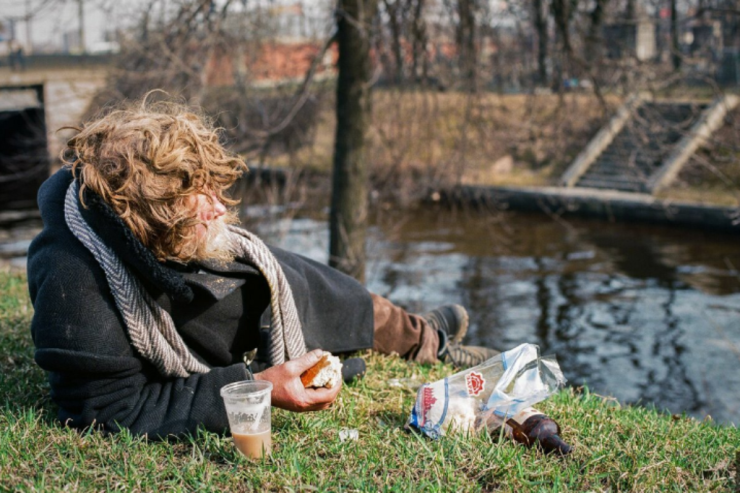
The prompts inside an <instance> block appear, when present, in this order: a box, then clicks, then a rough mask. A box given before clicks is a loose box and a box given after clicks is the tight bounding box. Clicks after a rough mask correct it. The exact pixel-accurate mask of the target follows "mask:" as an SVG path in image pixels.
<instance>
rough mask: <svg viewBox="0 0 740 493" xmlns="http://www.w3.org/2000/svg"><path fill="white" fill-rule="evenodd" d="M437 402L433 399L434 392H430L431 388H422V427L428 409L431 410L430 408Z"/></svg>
mask: <svg viewBox="0 0 740 493" xmlns="http://www.w3.org/2000/svg"><path fill="white" fill-rule="evenodd" d="M436 402H437V399H436V398H435V397H434V390H432V388H431V387H424V389H423V390H422V391H421V420H422V422H421V424H422V426H423V425H424V423H425V422H426V420H427V413H428V412H429V410H430V409H432V406H434V404H435V403H436Z"/></svg>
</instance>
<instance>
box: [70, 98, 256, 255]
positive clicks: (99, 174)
mask: <svg viewBox="0 0 740 493" xmlns="http://www.w3.org/2000/svg"><path fill="white" fill-rule="evenodd" d="M67 128H71V129H73V130H75V131H76V135H74V137H72V138H71V139H69V141H68V142H67V147H66V149H65V150H64V151H63V153H62V159H63V160H64V161H65V162H66V163H67V164H69V165H70V166H71V167H72V171H73V173H74V174H75V177H78V178H79V179H80V182H81V187H80V200H81V201H82V204H83V206H86V205H85V203H84V200H83V193H84V191H85V190H86V189H89V190H92V191H93V192H95V193H96V194H98V195H99V196H100V197H101V198H102V199H103V200H105V202H106V203H108V204H109V205H110V206H111V207H112V208H113V210H114V211H115V212H116V213H117V214H118V215H119V216H120V217H121V219H122V220H123V221H124V222H125V223H126V225H127V226H128V227H129V228H130V229H131V230H132V231H133V233H134V234H135V235H136V237H137V238H138V239H139V240H141V242H142V243H143V244H144V245H145V246H146V247H147V248H149V249H150V250H151V251H152V252H153V253H154V255H155V256H156V257H157V259H158V260H160V261H165V260H174V261H179V262H184V263H187V262H189V261H192V260H197V259H202V258H205V256H207V252H208V248H207V245H206V244H205V243H206V241H207V238H205V239H204V238H202V237H199V235H198V234H197V228H196V227H197V225H198V224H203V222H202V221H201V220H200V219H199V218H198V214H197V211H195V210H194V209H193V207H192V203H193V201H192V200H191V197H194V196H195V195H196V194H199V193H203V194H206V195H207V196H209V197H210V196H211V194H213V196H215V197H216V198H218V200H220V201H221V202H222V203H223V204H225V205H226V206H233V205H236V204H237V203H238V202H239V201H238V200H234V199H232V198H230V197H229V196H228V195H227V194H226V191H227V190H228V189H229V188H230V187H231V185H233V184H234V182H235V181H236V180H237V178H239V176H240V175H241V174H242V173H243V172H244V171H246V170H247V166H246V164H245V163H244V161H243V160H242V159H241V158H239V157H238V156H236V155H233V154H231V153H229V152H228V151H227V150H226V149H225V148H224V147H223V146H222V145H221V143H220V141H219V134H220V129H217V128H214V127H213V126H212V124H211V123H210V121H209V120H208V119H207V118H205V117H203V116H201V115H198V114H197V113H196V112H195V111H193V110H192V109H190V108H188V107H186V106H185V105H181V104H177V103H172V102H156V103H148V102H147V101H146V97H145V98H144V100H143V101H141V102H138V103H135V104H129V105H127V106H126V107H119V108H113V109H109V110H108V111H106V112H105V113H104V114H102V115H101V116H100V117H98V118H95V119H93V120H92V121H89V122H87V123H85V124H83V125H82V126H81V127H67ZM236 221H237V218H236V214H235V213H234V212H233V211H231V212H230V213H229V214H228V217H226V222H230V223H233V222H236ZM206 236H208V235H206Z"/></svg>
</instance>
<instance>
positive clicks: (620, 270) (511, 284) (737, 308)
mask: <svg viewBox="0 0 740 493" xmlns="http://www.w3.org/2000/svg"><path fill="white" fill-rule="evenodd" d="M258 229H259V231H260V233H261V234H262V235H263V236H266V237H267V238H268V241H272V242H274V243H279V244H281V245H282V246H283V247H285V248H288V249H291V250H294V251H298V252H301V253H303V254H306V255H308V256H310V257H312V258H315V259H317V260H319V261H323V262H325V261H326V259H327V253H326V252H327V250H328V231H327V228H326V224H325V222H324V221H323V218H321V217H313V218H299V219H295V220H293V221H285V220H280V219H276V218H274V217H273V218H272V219H270V220H267V221H265V220H262V222H261V223H260V225H259V226H258ZM737 245H738V239H737V237H735V236H728V235H719V234H708V233H701V232H696V231H691V230H689V231H684V230H680V229H675V228H659V227H650V226H626V225H613V224H605V223H601V222H589V221H574V222H569V223H563V222H557V221H554V220H552V219H548V218H546V217H543V216H538V215H523V214H514V213H508V214H506V215H503V216H497V217H494V218H490V217H487V216H483V215H473V214H468V215H466V214H461V213H458V214H454V215H447V214H440V213H437V212H431V213H415V214H406V215H404V216H403V217H402V218H393V217H385V218H382V219H381V220H377V221H376V223H375V224H374V226H373V227H372V228H371V231H370V234H369V242H368V253H369V255H370V260H369V265H368V275H367V278H368V287H369V288H370V289H371V290H372V291H375V292H377V293H380V294H383V295H385V296H388V297H389V298H390V299H392V300H393V301H395V302H396V303H398V304H400V305H403V306H405V307H406V308H408V309H410V310H414V311H421V310H426V309H429V308H432V307H434V306H436V305H439V304H442V303H448V302H458V303H461V304H463V305H465V306H467V307H469V309H470V312H471V327H470V330H469V335H468V337H467V342H469V343H474V344H475V343H477V344H486V345H489V346H492V347H495V348H497V349H507V348H511V347H513V346H515V345H518V344H520V343H522V342H536V343H538V344H540V346H541V348H542V349H543V352H544V353H555V354H556V355H557V357H558V360H559V361H560V363H561V366H562V368H563V370H564V372H565V374H566V376H567V377H568V379H569V380H570V382H571V383H572V384H580V383H584V382H585V383H588V385H589V386H590V387H591V388H592V389H593V390H594V391H595V392H598V393H601V394H608V395H614V396H615V397H617V398H618V399H619V400H620V401H621V402H625V403H627V402H640V403H643V404H654V405H656V406H657V407H659V408H666V409H668V410H670V411H672V412H682V411H686V412H687V413H689V414H691V415H693V416H696V417H698V418H703V417H704V416H706V415H707V414H710V415H712V417H713V418H714V419H715V420H717V421H720V422H725V423H727V422H734V423H738V422H740V377H739V376H738V375H740V372H737V371H736V368H737V366H738V364H739V363H740V323H738V320H740V277H739V276H738V273H737V271H736V270H735V267H734V266H740V251H738V249H737Z"/></svg>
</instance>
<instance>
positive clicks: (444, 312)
mask: <svg viewBox="0 0 740 493" xmlns="http://www.w3.org/2000/svg"><path fill="white" fill-rule="evenodd" d="M422 318H423V319H424V320H426V321H427V323H428V324H429V326H430V327H431V328H432V329H434V330H436V331H437V332H440V333H442V332H443V333H444V334H445V336H446V337H445V338H446V340H448V341H449V342H450V343H451V344H459V343H460V342H462V340H463V337H465V334H466V333H467V332H468V312H467V311H466V310H465V308H463V307H462V306H460V305H444V306H440V307H439V308H436V309H434V310H432V311H431V312H427V313H424V314H423V315H422ZM440 338H441V335H440ZM439 347H442V344H441V343H440V345H439Z"/></svg>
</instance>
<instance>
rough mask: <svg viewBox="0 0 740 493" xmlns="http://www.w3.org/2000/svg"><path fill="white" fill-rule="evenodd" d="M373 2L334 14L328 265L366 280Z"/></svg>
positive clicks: (353, 3) (360, 1)
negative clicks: (334, 95)
mask: <svg viewBox="0 0 740 493" xmlns="http://www.w3.org/2000/svg"><path fill="white" fill-rule="evenodd" d="M376 9H377V0H341V1H340V2H339V8H338V11H337V41H338V44H339V61H338V67H339V75H338V80H337V101H336V116H337V126H336V138H335V144H334V173H333V185H332V201H331V216H330V219H329V226H330V245H329V256H330V259H329V264H330V265H332V266H333V267H336V268H337V269H339V270H341V271H342V272H345V273H346V274H349V275H351V276H353V277H354V278H356V279H358V280H359V281H360V282H364V280H365V237H366V231H367V208H368V204H367V181H368V168H367V162H366V159H365V145H366V140H365V135H366V133H367V129H368V125H369V118H370V110H371V107H370V104H371V99H370V85H371V80H370V79H371V63H370V46H371V31H370V26H371V22H372V19H373V18H374V16H375V12H376Z"/></svg>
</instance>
